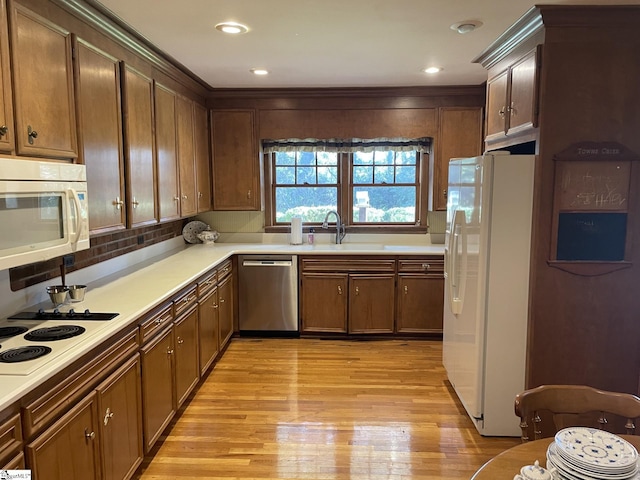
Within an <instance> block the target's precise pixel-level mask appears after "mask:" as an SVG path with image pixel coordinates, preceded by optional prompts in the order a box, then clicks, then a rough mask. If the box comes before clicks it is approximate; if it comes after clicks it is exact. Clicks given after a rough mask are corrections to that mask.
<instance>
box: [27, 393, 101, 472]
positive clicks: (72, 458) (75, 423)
mask: <svg viewBox="0 0 640 480" xmlns="http://www.w3.org/2000/svg"><path fill="white" fill-rule="evenodd" d="M97 431H98V420H97V412H96V393H95V392H93V393H91V394H90V395H88V396H87V397H86V398H84V399H83V400H82V401H81V402H80V403H78V404H77V405H76V406H75V407H73V408H72V409H71V410H70V411H69V412H68V413H67V414H65V415H64V416H63V417H62V418H61V419H60V420H58V421H57V422H55V423H54V424H53V425H52V426H51V427H49V428H48V429H47V430H45V431H44V432H43V433H42V434H41V435H39V436H38V437H37V438H36V439H35V440H34V441H33V442H31V443H30V444H28V445H27V446H26V447H25V452H26V454H27V464H28V465H29V468H30V469H31V471H32V473H33V477H34V478H36V479H38V480H63V479H64V480H91V479H99V478H101V477H100V460H99V458H100V452H99V443H98V437H97V434H96V432H97Z"/></svg>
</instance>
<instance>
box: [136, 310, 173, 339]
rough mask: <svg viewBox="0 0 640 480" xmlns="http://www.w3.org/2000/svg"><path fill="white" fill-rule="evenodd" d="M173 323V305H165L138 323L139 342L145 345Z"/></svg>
mask: <svg viewBox="0 0 640 480" xmlns="http://www.w3.org/2000/svg"><path fill="white" fill-rule="evenodd" d="M171 322H173V305H172V304H169V305H165V306H164V307H162V308H160V309H158V310H156V311H155V312H154V313H152V314H150V315H149V316H148V317H147V318H146V319H145V320H143V321H142V322H141V323H140V341H141V343H142V344H144V343H146V342H147V341H148V340H149V339H150V338H151V337H153V336H154V335H156V334H157V333H158V332H160V331H161V330H162V329H164V328H165V327H166V326H167V325H169V324H170V323H171Z"/></svg>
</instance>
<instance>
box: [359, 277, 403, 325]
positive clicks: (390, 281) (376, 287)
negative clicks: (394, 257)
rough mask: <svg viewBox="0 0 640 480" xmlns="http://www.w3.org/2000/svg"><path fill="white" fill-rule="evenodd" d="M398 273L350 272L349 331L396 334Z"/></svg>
mask: <svg viewBox="0 0 640 480" xmlns="http://www.w3.org/2000/svg"><path fill="white" fill-rule="evenodd" d="M395 283H396V280H395V275H394V274H380V275H349V333H393V325H394V318H395Z"/></svg>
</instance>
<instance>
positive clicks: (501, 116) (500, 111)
mask: <svg viewBox="0 0 640 480" xmlns="http://www.w3.org/2000/svg"><path fill="white" fill-rule="evenodd" d="M506 109H507V107H504V106H503V107H502V108H501V109H500V110H498V115H500V118H504V114H505V111H506Z"/></svg>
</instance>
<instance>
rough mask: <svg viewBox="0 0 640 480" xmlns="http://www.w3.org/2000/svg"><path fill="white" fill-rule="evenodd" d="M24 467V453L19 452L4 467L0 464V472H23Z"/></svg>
mask: <svg viewBox="0 0 640 480" xmlns="http://www.w3.org/2000/svg"><path fill="white" fill-rule="evenodd" d="M26 466H27V464H26V463H25V460H24V453H22V452H20V453H19V454H18V455H16V456H15V457H13V458H12V459H11V460H9V461H8V462H7V463H5V464H4V465H3V464H1V463H0V470H24V469H25V468H26Z"/></svg>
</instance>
